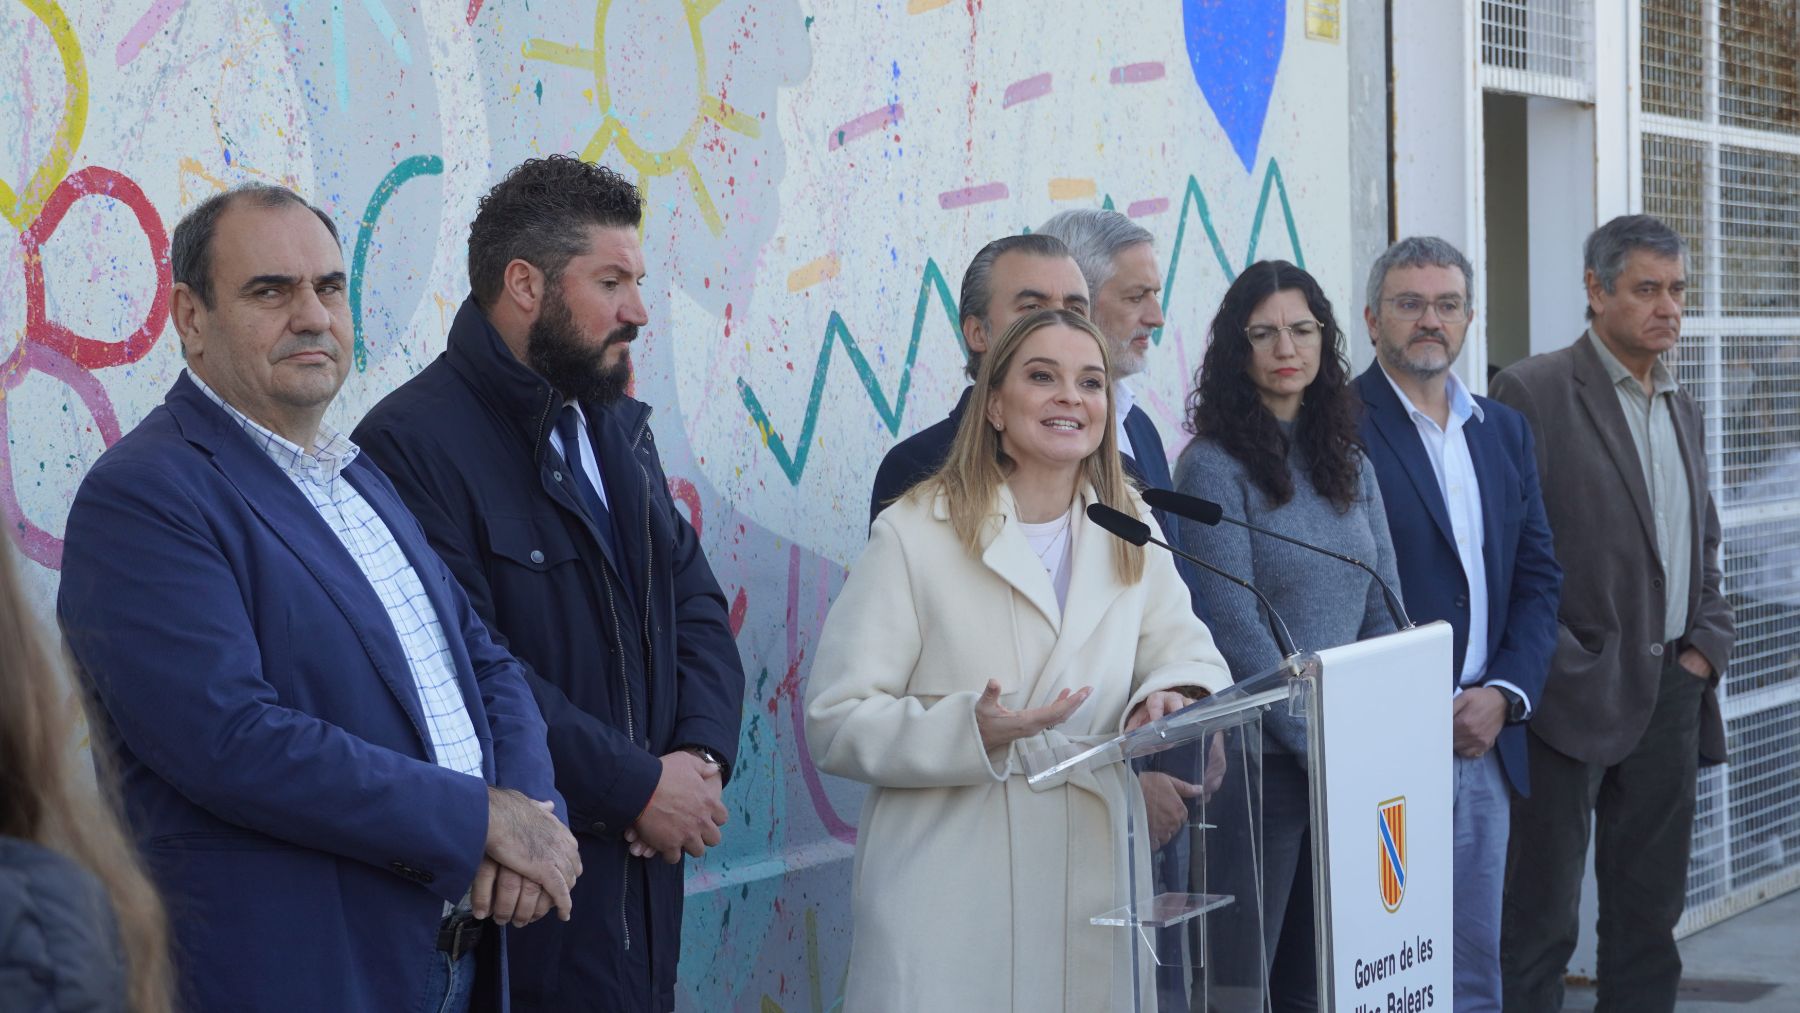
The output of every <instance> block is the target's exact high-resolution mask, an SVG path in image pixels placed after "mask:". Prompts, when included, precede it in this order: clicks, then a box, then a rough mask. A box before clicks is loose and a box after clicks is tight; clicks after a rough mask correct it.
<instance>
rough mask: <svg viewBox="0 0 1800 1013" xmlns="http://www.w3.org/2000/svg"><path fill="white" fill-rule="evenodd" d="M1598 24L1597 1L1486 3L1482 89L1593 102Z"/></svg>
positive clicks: (1483, 3) (1483, 6)
mask: <svg viewBox="0 0 1800 1013" xmlns="http://www.w3.org/2000/svg"><path fill="white" fill-rule="evenodd" d="M1593 22H1594V16H1593V5H1592V0H1481V65H1482V83H1483V85H1485V86H1486V87H1488V88H1490V89H1493V90H1495V91H1507V92H1516V93H1519V94H1524V95H1542V96H1545V97H1548V98H1566V99H1577V100H1588V99H1591V98H1592V97H1593V91H1594V89H1593V55H1592V54H1593Z"/></svg>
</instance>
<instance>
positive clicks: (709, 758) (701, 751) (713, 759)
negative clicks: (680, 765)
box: [681, 746, 725, 773]
mask: <svg viewBox="0 0 1800 1013" xmlns="http://www.w3.org/2000/svg"><path fill="white" fill-rule="evenodd" d="M681 748H682V750H683V751H684V752H689V753H693V754H694V755H695V756H698V757H699V758H701V759H702V760H705V761H706V762H707V763H710V764H712V765H713V766H715V767H717V768H719V771H720V773H723V772H724V771H725V758H724V757H723V756H720V755H719V754H718V753H715V752H713V751H712V750H710V749H708V748H706V747H705V746H682V747H681Z"/></svg>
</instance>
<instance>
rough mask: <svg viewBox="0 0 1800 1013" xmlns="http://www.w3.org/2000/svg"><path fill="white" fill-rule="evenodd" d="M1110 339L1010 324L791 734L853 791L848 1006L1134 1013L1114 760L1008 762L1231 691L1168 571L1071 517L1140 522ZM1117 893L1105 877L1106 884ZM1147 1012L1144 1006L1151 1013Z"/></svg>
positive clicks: (892, 514) (829, 646)
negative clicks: (1093, 513) (1029, 774)
mask: <svg viewBox="0 0 1800 1013" xmlns="http://www.w3.org/2000/svg"><path fill="white" fill-rule="evenodd" d="M1112 389H1113V380H1112V370H1111V363H1110V362H1109V353H1108V350H1107V343H1106V341H1105V339H1103V338H1102V337H1101V336H1100V332H1099V331H1098V330H1096V329H1095V328H1094V325H1093V324H1091V323H1089V322H1088V321H1087V320H1086V319H1084V318H1083V317H1081V316H1079V315H1077V314H1074V313H1070V312H1067V311H1064V310H1043V311H1039V312H1037V313H1033V314H1031V315H1029V316H1026V317H1024V318H1021V319H1020V320H1018V321H1017V322H1015V323H1014V324H1013V325H1012V326H1011V327H1009V328H1007V329H1006V331H1005V332H1004V333H1003V334H1002V335H1001V336H1000V337H999V339H998V341H997V342H995V343H994V344H993V345H992V346H991V347H990V348H989V349H988V351H987V354H986V355H984V356H982V360H981V371H980V374H979V375H978V376H977V377H976V379H975V385H974V388H973V390H974V393H973V394H972V395H971V396H970V399H969V406H968V409H967V410H966V411H965V412H964V413H963V416H962V424H961V426H960V427H959V428H958V429H957V432H956V437H955V440H954V441H953V442H952V444H951V447H950V455H949V458H948V459H947V460H946V461H945V463H944V465H943V467H942V468H941V469H939V471H938V472H937V474H936V475H934V476H932V477H931V478H928V479H926V480H925V481H924V482H923V483H921V484H920V485H918V486H915V487H914V488H913V490H912V491H911V492H909V493H907V494H906V495H905V496H902V497H901V498H900V499H899V500H897V501H895V503H894V504H893V505H892V506H890V507H888V508H887V509H886V510H883V511H882V512H881V515H880V516H879V517H877V518H876V520H875V525H874V529H873V531H872V532H871V534H870V537H869V547H868V549H867V550H866V551H865V552H864V553H863V555H862V558H861V559H859V560H858V561H857V563H856V565H855V566H854V567H852V568H851V570H850V577H849V579H848V580H847V581H846V582H845V583H844V588H843V591H842V592H840V593H839V595H838V599H837V602H836V604H834V605H833V606H832V609H831V614H830V616H829V617H828V618H827V619H826V620H825V629H824V631H823V632H822V633H821V634H820V635H819V647H818V654H817V656H816V659H815V660H814V662H813V667H812V673H811V676H810V677H809V681H808V686H807V692H806V739H807V742H808V743H809V744H810V746H811V747H812V755H813V758H814V760H815V761H816V762H817V763H818V765H819V766H820V768H822V769H823V770H825V771H827V772H828V773H832V774H836V775H838V776H840V777H847V778H851V779H852V780H857V781H862V782H863V783H865V784H867V785H869V790H868V794H867V796H866V798H865V801H864V802H863V807H862V817H861V819H860V820H858V825H857V837H856V868H855V871H854V873H853V878H852V886H851V896H850V906H851V924H852V930H853V934H852V937H851V943H850V977H849V982H848V985H847V986H846V989H847V991H846V999H845V1002H844V1008H846V1009H854V1010H859V1011H865V1013H867V1011H883V1010H892V1011H894V1013H902V1011H907V1013H910V1011H914V1010H981V1011H983V1013H1006V1011H1008V1010H1012V1011H1018V1013H1025V1011H1030V1013H1041V1011H1063V1010H1066V1011H1069V1013H1074V1011H1078V1010H1079V1011H1089V1010H1130V1009H1134V1008H1137V1007H1134V1006H1133V1004H1132V998H1131V997H1132V980H1133V976H1134V973H1135V974H1136V975H1137V976H1139V978H1140V980H1142V981H1148V980H1150V977H1149V976H1150V973H1151V968H1149V967H1148V966H1147V965H1140V966H1139V967H1138V968H1136V969H1135V972H1134V969H1133V967H1132V964H1131V941H1132V936H1131V933H1130V932H1128V931H1124V930H1121V929H1117V928H1109V927H1103V926H1096V925H1094V924H1092V923H1091V921H1090V919H1092V918H1093V917H1094V916H1096V915H1099V914H1101V913H1103V912H1106V911H1109V910H1112V909H1114V908H1116V907H1118V906H1120V905H1122V904H1124V903H1125V901H1126V896H1125V895H1124V889H1125V887H1124V884H1123V882H1119V881H1115V874H1116V873H1117V872H1118V871H1119V870H1122V869H1125V868H1126V867H1127V863H1126V861H1125V856H1126V854H1127V853H1126V851H1125V848H1126V847H1127V844H1128V838H1127V836H1126V826H1127V820H1130V821H1131V822H1132V824H1133V825H1135V826H1136V827H1137V828H1138V832H1137V835H1136V842H1137V848H1138V853H1137V856H1136V859H1137V861H1139V862H1147V861H1148V857H1149V856H1148V854H1147V853H1146V848H1145V844H1144V837H1143V826H1144V804H1143V797H1142V795H1141V794H1140V792H1139V789H1138V786H1137V778H1136V777H1135V776H1134V775H1132V773H1131V771H1130V769H1129V768H1128V767H1127V766H1126V765H1124V764H1113V765H1111V766H1107V767H1101V768H1098V769H1088V770H1081V771H1077V772H1075V773H1073V774H1070V775H1069V776H1068V779H1067V780H1065V781H1062V782H1060V783H1052V784H1041V783H1040V784H1038V785H1030V784H1028V783H1027V780H1026V767H1025V765H1024V763H1023V760H1024V758H1025V757H1024V754H1023V753H1022V752H1021V750H1023V749H1028V748H1030V747H1032V746H1034V745H1035V746H1040V747H1045V748H1048V749H1050V750H1059V749H1066V748H1069V747H1071V746H1085V745H1087V744H1091V743H1095V742H1099V741H1104V740H1105V739H1106V738H1109V737H1111V736H1113V735H1116V734H1118V732H1119V731H1121V730H1122V729H1129V728H1133V727H1136V726H1138V725H1141V724H1143V723H1144V722H1146V721H1150V720H1153V719H1155V718H1158V717H1160V716H1162V715H1163V714H1166V713H1170V712H1172V711H1175V710H1178V709H1180V708H1181V707H1183V706H1185V705H1186V704H1187V703H1188V701H1189V700H1190V699H1191V698H1193V697H1197V696H1203V695H1205V694H1206V693H1208V692H1212V691H1216V690H1219V689H1223V688H1224V687H1225V686H1227V685H1228V684H1229V683H1230V681H1231V678H1230V676H1229V675H1228V674H1227V673H1226V671H1225V667H1224V663H1223V659H1221V658H1220V657H1219V652H1218V651H1217V650H1216V649H1215V648H1214V647H1213V643H1212V638H1211V637H1210V636H1209V635H1208V634H1207V631H1206V627H1205V626H1204V625H1203V624H1202V623H1201V622H1200V620H1198V619H1196V618H1194V614H1193V611H1192V608H1191V607H1190V605H1189V601H1190V599H1189V597H1188V595H1187V592H1186V590H1185V585H1184V584H1182V582H1181V578H1180V576H1178V575H1177V574H1176V572H1175V566H1174V563H1173V561H1172V560H1171V558H1170V556H1169V555H1168V554H1167V553H1164V552H1161V551H1155V552H1146V551H1145V550H1144V549H1143V548H1142V547H1141V546H1135V545H1131V544H1129V543H1127V542H1125V541H1123V540H1121V539H1118V538H1114V537H1113V536H1112V535H1110V534H1108V533H1107V532H1105V531H1103V530H1101V529H1100V528H1098V527H1096V526H1094V525H1092V524H1090V523H1088V522H1087V520H1086V517H1085V512H1086V509H1087V507H1088V506H1089V505H1090V504H1094V503H1103V504H1106V505H1108V506H1111V507H1113V508H1115V509H1118V510H1123V511H1126V512H1127V513H1129V514H1131V515H1132V516H1135V517H1142V518H1146V519H1148V518H1149V517H1150V512H1149V510H1148V508H1146V507H1145V506H1144V504H1143V501H1142V500H1140V499H1139V498H1138V496H1137V493H1136V492H1135V491H1133V490H1132V489H1131V487H1130V485H1129V484H1128V482H1127V480H1126V478H1125V473H1124V471H1123V468H1122V465H1121V464H1120V460H1119V451H1118V445H1117V433H1118V422H1117V419H1116V418H1115V417H1114V409H1113V400H1112ZM1122 878H1123V877H1122V876H1121V877H1120V879H1121V880H1122ZM1142 1008H1143V1009H1149V1008H1151V1007H1149V1006H1146V1007H1142Z"/></svg>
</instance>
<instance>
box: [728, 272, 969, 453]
mask: <svg viewBox="0 0 1800 1013" xmlns="http://www.w3.org/2000/svg"><path fill="white" fill-rule="evenodd" d="M933 294H935V295H936V296H937V298H938V301H939V302H940V303H942V304H943V307H944V319H945V320H946V321H947V322H948V323H949V324H950V330H951V332H952V333H954V334H955V335H956V341H957V345H958V347H961V348H963V350H964V351H965V352H966V351H967V347H966V346H964V345H963V342H962V328H961V327H960V326H959V325H958V318H957V312H956V297H955V296H953V295H951V294H950V285H949V283H948V282H946V281H945V280H944V272H943V270H942V269H940V268H939V267H938V265H937V261H935V260H932V259H929V258H927V259H926V261H925V274H924V276H923V277H922V278H920V279H919V301H918V304H917V305H916V306H914V308H913V322H912V337H911V339H909V340H908V341H907V345H906V362H905V364H904V365H903V366H902V367H901V370H900V389H899V391H898V392H897V393H895V395H894V402H893V404H892V405H891V406H890V405H889V404H888V399H887V395H886V394H885V393H884V392H883V391H882V389H881V381H880V380H878V379H876V377H875V370H874V368H873V367H871V366H870V365H869V359H868V356H866V355H864V354H863V351H862V348H861V347H859V346H858V345H857V343H856V337H855V335H853V334H851V333H850V327H849V325H848V324H845V323H844V318H843V317H841V316H839V315H838V313H837V311H836V310H833V311H832V312H831V319H830V320H829V321H828V322H827V323H826V324H825V342H824V344H823V345H821V346H820V348H819V361H818V364H817V365H816V366H815V367H814V368H813V385H812V393H811V394H810V395H808V396H807V400H806V421H804V422H803V423H801V425H800V439H799V442H798V443H796V444H795V446H796V449H795V450H794V452H793V453H792V454H790V453H789V452H788V448H787V444H786V442H785V441H783V440H782V438H781V436H780V434H778V433H776V431H775V424H774V423H773V422H770V421H769V413H768V412H766V411H764V410H763V406H762V402H761V401H760V400H758V399H757V397H756V392H755V391H754V390H752V389H751V388H750V384H749V383H748V382H747V381H745V380H744V378H743V377H741V376H740V377H738V382H737V385H738V396H739V397H742V398H743V399H744V407H745V408H747V409H749V411H750V420H751V421H752V422H754V423H755V424H756V429H757V431H758V432H760V433H761V434H762V438H763V444H764V445H765V446H767V447H768V448H769V452H770V453H772V454H774V455H775V461H776V463H777V464H779V465H781V470H782V472H783V473H785V474H786V475H787V479H788V482H789V483H790V484H792V485H799V484H800V476H801V475H802V474H804V473H805V471H806V457H807V454H809V453H810V452H811V451H812V445H813V429H814V427H816V426H817V425H818V424H819V403H820V401H821V399H822V398H823V397H824V396H825V377H826V375H827V374H828V373H829V372H830V371H831V350H832V348H833V347H834V346H835V345H836V344H837V342H839V341H842V342H843V343H844V352H845V354H847V355H849V356H850V364H851V365H852V366H853V367H855V369H856V376H857V378H858V379H859V380H861V381H862V385H863V390H864V391H866V392H867V393H868V395H869V400H870V401H871V402H873V403H874V405H875V411H876V413H877V414H878V415H880V416H881V421H882V423H883V424H885V425H886V426H887V428H888V432H889V433H890V434H892V435H899V433H900V419H901V418H902V416H903V415H904V414H905V412H906V393H907V391H909V390H911V389H912V371H913V363H914V362H916V361H917V360H918V358H919V340H920V338H921V337H922V336H923V335H924V333H925V316H926V312H927V310H928V309H929V308H930V306H931V297H932V295H933Z"/></svg>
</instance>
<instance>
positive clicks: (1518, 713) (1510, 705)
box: [1488, 685, 1525, 725]
mask: <svg viewBox="0 0 1800 1013" xmlns="http://www.w3.org/2000/svg"><path fill="white" fill-rule="evenodd" d="M1488 688H1489V689H1494V690H1499V691H1500V695H1501V696H1502V697H1504V698H1505V700H1506V723H1507V724H1509V725H1516V724H1518V723H1519V722H1521V721H1524V720H1525V698H1524V697H1522V696H1520V695H1519V694H1517V693H1515V692H1513V691H1512V690H1510V689H1507V688H1506V687H1505V686H1494V685H1490V686H1489V687H1488Z"/></svg>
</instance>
